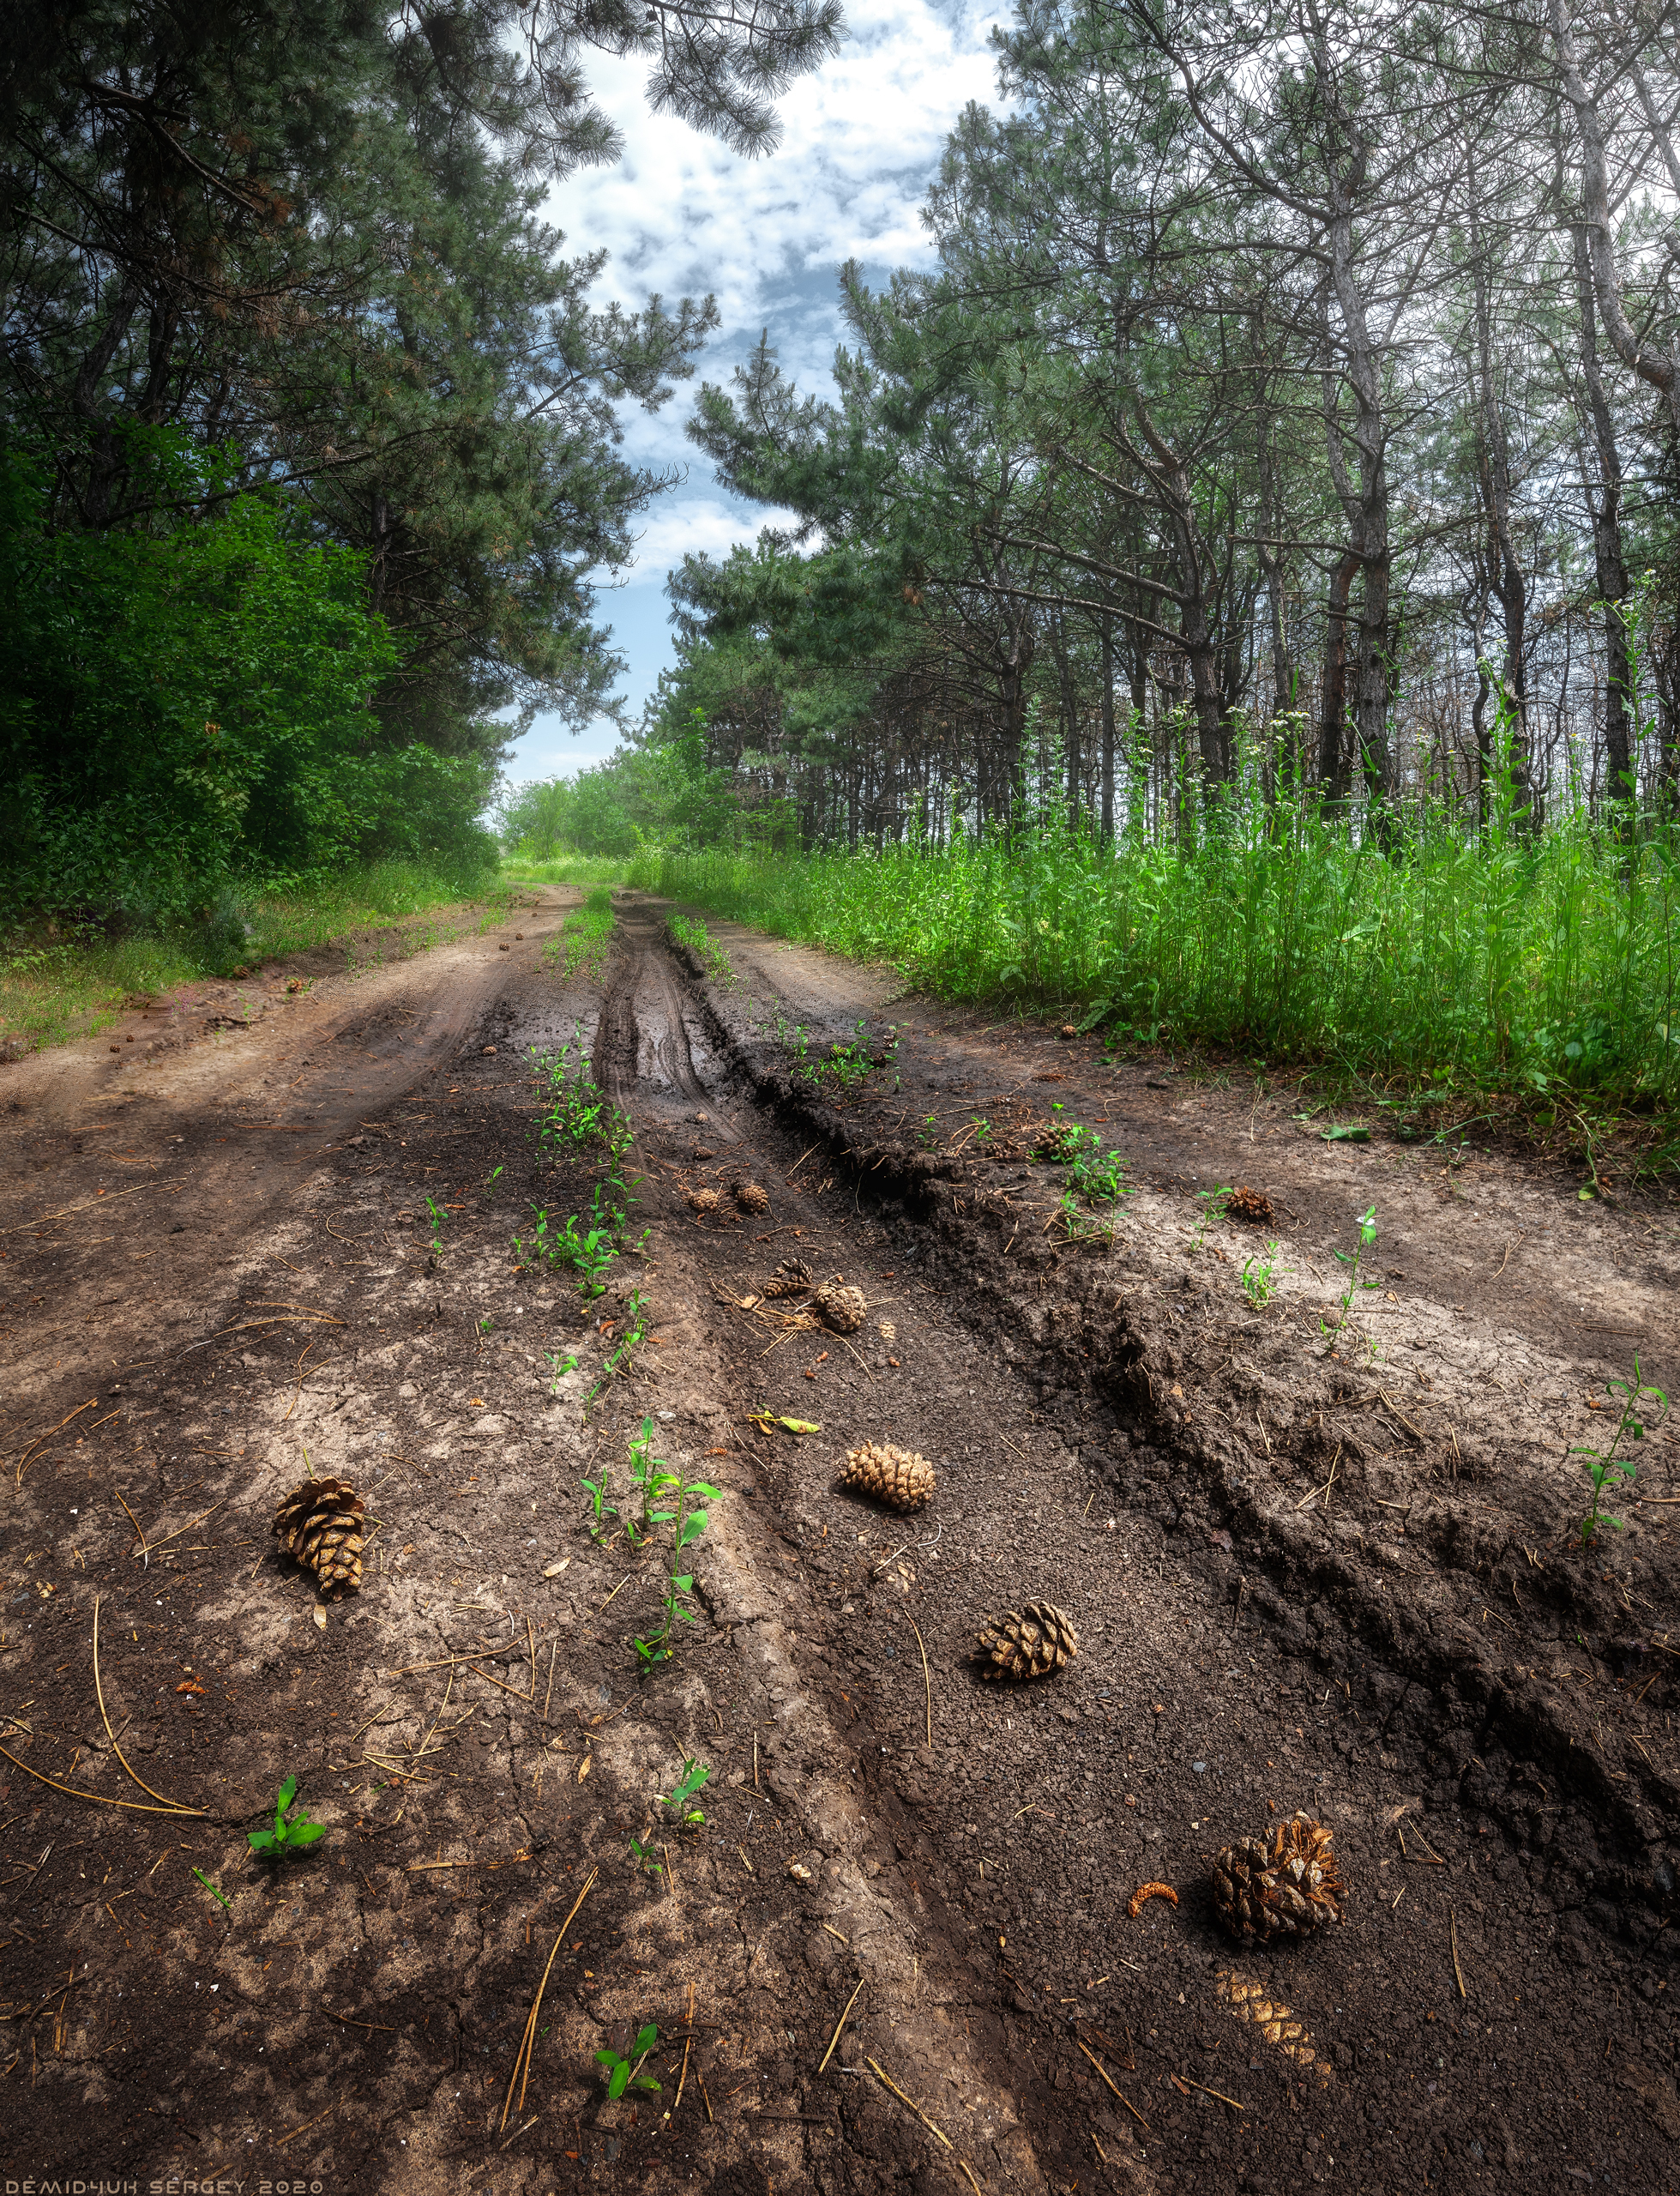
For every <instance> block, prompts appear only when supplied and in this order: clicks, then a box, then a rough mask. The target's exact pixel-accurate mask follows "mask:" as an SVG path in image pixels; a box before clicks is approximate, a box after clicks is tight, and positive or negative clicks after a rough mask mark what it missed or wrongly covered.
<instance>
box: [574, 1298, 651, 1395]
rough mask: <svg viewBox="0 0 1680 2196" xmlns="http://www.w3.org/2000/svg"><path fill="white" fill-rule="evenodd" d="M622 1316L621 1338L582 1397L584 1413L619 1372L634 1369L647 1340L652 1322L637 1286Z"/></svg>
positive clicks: (645, 1302)
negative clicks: (637, 1353)
mask: <svg viewBox="0 0 1680 2196" xmlns="http://www.w3.org/2000/svg"><path fill="white" fill-rule="evenodd" d="M624 1318H625V1328H624V1335H623V1340H622V1341H621V1342H619V1344H618V1346H617V1348H616V1349H615V1350H614V1351H613V1353H612V1354H611V1356H610V1357H609V1358H608V1359H607V1360H606V1362H605V1365H603V1366H602V1367H601V1376H600V1378H599V1380H597V1381H596V1383H595V1385H594V1386H593V1388H591V1390H590V1391H589V1392H588V1394H587V1396H586V1397H584V1398H583V1409H584V1413H585V1415H587V1413H588V1409H589V1406H590V1404H591V1403H593V1402H594V1400H595V1398H596V1397H597V1396H598V1395H599V1393H600V1392H601V1390H602V1389H603V1388H604V1387H605V1386H606V1385H607V1383H608V1382H609V1381H610V1380H611V1379H613V1378H614V1377H615V1376H616V1375H617V1373H619V1372H634V1371H635V1353H636V1352H637V1350H639V1349H640V1348H641V1345H642V1343H643V1342H646V1341H647V1330H648V1328H649V1326H650V1325H651V1324H653V1323H652V1321H651V1319H650V1318H649V1317H648V1314H647V1301H646V1299H645V1298H644V1297H643V1295H642V1294H641V1290H640V1289H639V1288H633V1289H632V1290H631V1291H630V1300H629V1303H628V1304H627V1305H626V1306H625V1307H624ZM576 1361H577V1360H575V1359H574V1360H572V1362H573V1363H574V1364H575V1363H576Z"/></svg>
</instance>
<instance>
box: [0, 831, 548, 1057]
mask: <svg viewBox="0 0 1680 2196" xmlns="http://www.w3.org/2000/svg"><path fill="white" fill-rule="evenodd" d="M511 890H512V888H511V886H510V884H509V881H508V880H507V879H505V878H497V876H496V875H495V873H494V872H489V871H486V870H485V869H484V868H483V867H482V866H480V865H479V863H477V862H476V861H474V862H471V863H467V864H463V865H461V866H459V867H455V868H452V867H449V866H445V865H443V864H440V863H427V862H421V861H378V862H370V863H367V864H365V865H364V866H359V867H358V868H356V869H353V870H352V871H350V872H347V873H346V874H343V875H340V876H334V877H317V878H310V879H309V880H307V882H304V883H299V884H295V885H293V886H292V888H291V889H289V890H285V891H269V892H261V893H256V894H253V895H251V896H243V895H241V894H240V893H238V892H237V891H236V890H233V889H232V888H231V887H230V888H228V889H226V890H223V891H222V892H220V893H219V894H218V895H217V896H216V899H215V901H214V903H213V905H212V906H211V907H210V908H208V909H206V910H205V911H204V912H203V913H202V914H200V915H199V916H197V917H196V918H183V919H180V920H166V921H161V922H154V923H151V924H148V925H145V926H136V927H135V928H132V929H128V928H124V927H123V926H113V925H111V923H109V922H107V921H105V920H99V919H95V918H92V917H87V918H82V919H80V920H77V919H75V918H73V917H64V916H52V915H39V916H37V917H35V918H34V919H33V920H31V921H28V922H25V923H21V924H20V925H19V926H17V927H16V928H15V929H14V930H13V931H12V932H10V933H9V934H8V935H7V936H5V937H4V938H3V940H0V1057H3V1058H8V1059H17V1058H19V1057H21V1055H22V1054H23V1053H28V1052H33V1051H37V1050H39V1048H41V1047H44V1046H47V1045H54V1044H62V1043H63V1042H64V1041H66V1040H68V1039H70V1038H74V1037H82V1036H90V1035H95V1034H97V1032H98V1031H99V1030H100V1029H105V1028H106V1027H108V1026H109V1024H110V1023H111V1022H112V1021H113V1020H114V1019H115V1017H117V1015H118V1014H119V1013H120V1012H121V1011H122V1010H123V1005H124V1004H125V1002H127V1001H128V1000H129V999H132V998H141V997H151V996H153V995H154V994H156V993H157V992H163V991H167V990H169V989H171V988H172V986H175V985H178V984H192V983H200V982H203V981H204V980H207V979H208V978H211V977H226V976H234V975H238V974H244V972H246V971H247V970H255V969H256V968H257V967H259V966H260V965H261V963H262V962H264V961H268V960H278V959H280V958H281V957H283V956H286V955H287V954H292V953H307V952H310V951H311V950H314V949H315V948H316V947H318V946H322V945H327V944H333V943H334V942H335V941H337V940H340V939H341V940H343V941H344V942H345V952H346V964H347V965H352V966H353V965H355V964H356V963H357V962H358V960H361V959H368V958H376V957H381V956H383V955H385V954H388V953H389V952H391V951H393V950H394V951H396V952H398V953H401V954H407V953H412V952H418V951H422V950H425V948H426V947H428V946H431V945H444V944H449V943H450V942H451V941H452V940H453V939H455V938H460V937H461V936H464V935H465V934H466V932H467V931H468V930H470V929H474V928H482V927H485V926H487V925H488V924H490V923H491V922H495V921H498V920H500V919H501V916H502V915H503V913H504V912H505V910H506V908H507V904H508V902H509V897H510V894H511ZM393 929H395V930H398V931H400V940H397V941H392V940H390V939H389V938H386V939H384V940H382V941H381V942H380V943H378V944H373V945H368V944H359V943H358V937H359V934H361V933H364V932H369V931H375V932H386V933H388V932H391V931H392V930H393Z"/></svg>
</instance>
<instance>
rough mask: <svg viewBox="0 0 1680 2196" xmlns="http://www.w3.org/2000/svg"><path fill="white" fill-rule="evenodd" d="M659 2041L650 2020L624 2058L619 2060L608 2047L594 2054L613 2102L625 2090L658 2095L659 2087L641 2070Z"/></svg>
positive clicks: (615, 2053)
mask: <svg viewBox="0 0 1680 2196" xmlns="http://www.w3.org/2000/svg"><path fill="white" fill-rule="evenodd" d="M658 2042H659V2030H658V2029H657V2028H656V2027H655V2026H654V2024H653V2022H652V2021H649V2022H648V2024H647V2026H646V2027H645V2028H643V2029H641V2030H639V2031H638V2033H637V2035H636V2038H635V2042H633V2043H632V2044H631V2046H630V2048H629V2054H627V2055H626V2056H625V2057H623V2058H621V2057H620V2056H619V2054H617V2052H616V2051H615V2050H613V2049H612V2048H611V2045H607V2046H606V2047H605V2048H603V2049H602V2050H599V2051H598V2052H597V2053H596V2054H595V2063H596V2064H597V2065H598V2066H604V2067H605V2069H606V2093H607V2096H609V2097H611V2098H612V2099H613V2100H614V2101H615V2102H616V2101H617V2099H618V2098H619V2097H621V2096H623V2094H624V2092H625V2090H627V2089H638V2090H653V2092H654V2093H655V2094H656V2095H657V2093H658V2090H659V2084H658V2083H657V2082H656V2081H655V2080H654V2079H653V2076H652V2075H651V2074H644V2073H643V2072H642V2071H641V2068H642V2066H643V2065H644V2064H645V2062H646V2061H647V2057H648V2054H650V2053H651V2052H652V2051H653V2048H654V2046H655V2045H656V2044H657V2043H658Z"/></svg>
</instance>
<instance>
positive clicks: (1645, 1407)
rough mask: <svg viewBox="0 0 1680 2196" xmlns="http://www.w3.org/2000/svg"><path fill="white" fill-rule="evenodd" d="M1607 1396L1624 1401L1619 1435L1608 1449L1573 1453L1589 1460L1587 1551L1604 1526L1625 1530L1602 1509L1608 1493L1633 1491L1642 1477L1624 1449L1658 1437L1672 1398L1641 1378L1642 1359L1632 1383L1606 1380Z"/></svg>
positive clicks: (1585, 1521)
mask: <svg viewBox="0 0 1680 2196" xmlns="http://www.w3.org/2000/svg"><path fill="white" fill-rule="evenodd" d="M1605 1394H1606V1395H1607V1396H1609V1397H1611V1400H1612V1401H1614V1400H1615V1398H1616V1397H1618V1396H1619V1397H1621V1402H1620V1403H1619V1405H1617V1421H1616V1431H1615V1433H1612V1434H1611V1439H1610V1446H1609V1447H1608V1448H1607V1449H1589V1448H1587V1447H1585V1446H1583V1445H1581V1444H1580V1443H1576V1444H1575V1445H1574V1446H1573V1447H1572V1448H1571V1449H1570V1451H1569V1454H1570V1455H1571V1456H1572V1457H1586V1459H1587V1479H1588V1481H1590V1482H1591V1484H1592V1488H1593V1506H1592V1508H1591V1509H1590V1510H1589V1511H1587V1515H1586V1516H1585V1517H1583V1518H1582V1519H1581V1546H1582V1547H1587V1546H1589V1545H1590V1544H1591V1542H1592V1541H1593V1539H1594V1538H1595V1537H1596V1535H1597V1534H1598V1530H1599V1526H1600V1525H1610V1526H1611V1527H1613V1528H1614V1529H1615V1530H1616V1531H1617V1532H1618V1533H1619V1532H1620V1531H1621V1530H1622V1525H1623V1520H1622V1519H1621V1518H1620V1517H1611V1515H1610V1513H1609V1511H1605V1510H1603V1509H1601V1508H1600V1507H1599V1504H1600V1502H1601V1500H1602V1499H1603V1496H1604V1492H1605V1488H1606V1487H1609V1488H1610V1489H1611V1493H1615V1491H1616V1490H1617V1488H1618V1487H1624V1486H1626V1487H1631V1486H1632V1484H1633V1482H1634V1481H1635V1479H1637V1478H1638V1476H1639V1466H1638V1465H1637V1464H1636V1463H1633V1462H1632V1461H1631V1459H1630V1458H1629V1457H1624V1456H1623V1455H1622V1454H1621V1453H1620V1451H1621V1449H1622V1447H1623V1444H1624V1443H1626V1444H1627V1445H1629V1446H1631V1445H1632V1444H1633V1443H1634V1442H1635V1441H1642V1440H1643V1439H1645V1436H1646V1433H1647V1431H1649V1432H1650V1433H1656V1432H1657V1431H1658V1429H1659V1427H1661V1426H1662V1424H1663V1422H1664V1421H1665V1419H1666V1418H1667V1416H1668V1397H1666V1395H1665V1394H1664V1392H1663V1391H1662V1390H1661V1389H1660V1388H1653V1386H1652V1385H1650V1384H1649V1382H1648V1381H1646V1380H1644V1379H1641V1375H1640V1366H1639V1357H1638V1354H1637V1353H1635V1357H1634V1377H1633V1379H1631V1380H1606V1381H1605ZM1653 1406H1654V1407H1655V1409H1656V1412H1657V1415H1656V1417H1655V1418H1654V1419H1653V1420H1652V1421H1651V1423H1650V1425H1649V1427H1647V1423H1646V1420H1645V1418H1643V1417H1641V1412H1645V1413H1647V1414H1648V1412H1649V1411H1650V1409H1652V1407H1653Z"/></svg>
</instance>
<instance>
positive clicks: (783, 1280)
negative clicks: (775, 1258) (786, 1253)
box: [763, 1258, 811, 1296]
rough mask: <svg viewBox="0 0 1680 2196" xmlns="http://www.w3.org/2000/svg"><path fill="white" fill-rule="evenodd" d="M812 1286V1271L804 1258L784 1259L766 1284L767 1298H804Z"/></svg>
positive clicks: (764, 1292)
mask: <svg viewBox="0 0 1680 2196" xmlns="http://www.w3.org/2000/svg"><path fill="white" fill-rule="evenodd" d="M810 1285H811V1270H810V1267H809V1266H808V1265H807V1264H805V1262H804V1259H803V1258H784V1259H783V1260H782V1262H781V1264H780V1265H779V1266H778V1267H777V1268H776V1270H775V1271H774V1273H773V1274H772V1275H771V1276H770V1278H769V1279H768V1281H767V1282H765V1284H764V1289H763V1294H765V1295H766V1296H803V1295H804V1293H805V1291H806V1290H807V1289H808V1288H810Z"/></svg>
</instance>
